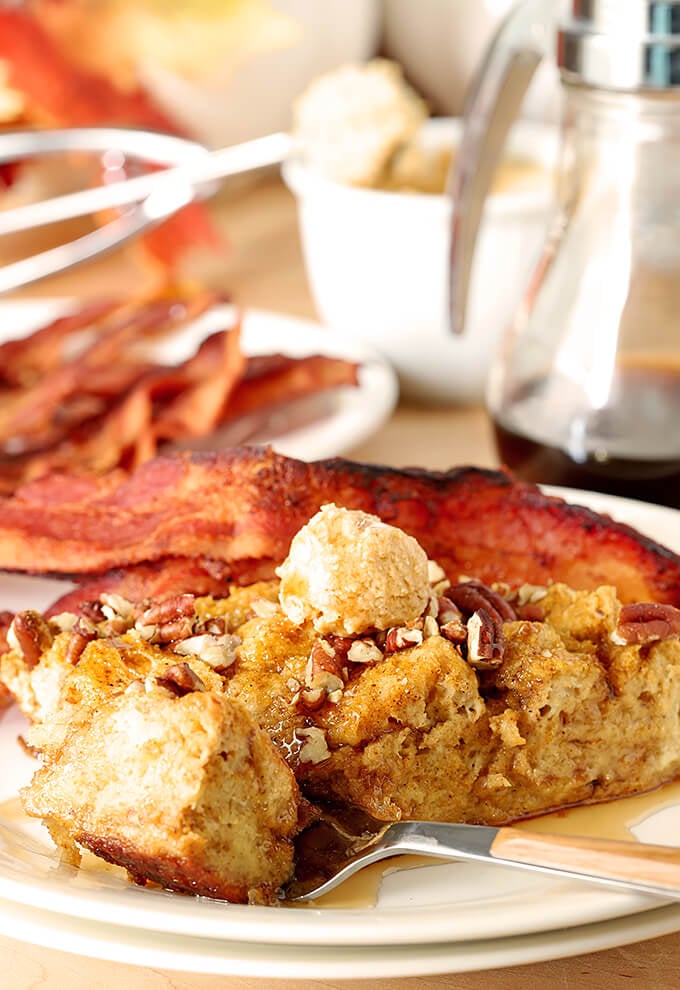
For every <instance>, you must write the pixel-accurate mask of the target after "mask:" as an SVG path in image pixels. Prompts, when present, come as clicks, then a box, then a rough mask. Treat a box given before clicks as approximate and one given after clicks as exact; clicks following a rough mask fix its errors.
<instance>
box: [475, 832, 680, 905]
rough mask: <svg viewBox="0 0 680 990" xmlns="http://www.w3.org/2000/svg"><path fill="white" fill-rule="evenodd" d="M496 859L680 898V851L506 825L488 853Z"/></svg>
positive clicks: (666, 847)
mask: <svg viewBox="0 0 680 990" xmlns="http://www.w3.org/2000/svg"><path fill="white" fill-rule="evenodd" d="M489 852H490V854H491V856H492V857H493V858H494V859H498V860H504V861H505V862H510V863H524V864H526V865H530V866H531V865H533V866H536V867H545V868H548V869H557V870H562V871H565V872H569V873H575V874H584V875H586V876H588V877H591V878H595V877H598V878H601V879H603V880H614V881H622V882H624V883H626V882H628V883H634V884H640V885H644V886H646V887H649V888H655V889H654V890H651V889H650V892H657V891H658V892H659V893H663V892H664V891H667V892H668V893H669V894H670V895H671V896H675V897H678V896H680V848H675V847H674V846H656V845H650V844H643V843H637V842H620V841H617V840H613V839H594V838H584V837H581V836H572V835H547V834H543V833H541V832H530V831H525V830H524V829H519V828H514V827H513V826H506V827H502V828H499V829H498V834H497V835H496V838H495V839H494V840H493V842H492V843H491V847H490V849H489Z"/></svg>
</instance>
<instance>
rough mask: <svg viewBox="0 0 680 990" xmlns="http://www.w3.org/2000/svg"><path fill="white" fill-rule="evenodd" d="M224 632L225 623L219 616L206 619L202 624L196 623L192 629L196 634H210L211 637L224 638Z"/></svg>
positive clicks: (225, 629) (225, 628)
mask: <svg viewBox="0 0 680 990" xmlns="http://www.w3.org/2000/svg"><path fill="white" fill-rule="evenodd" d="M226 631H227V623H226V622H225V620H224V618H223V616H221V615H215V616H212V617H210V618H207V619H205V621H204V622H199V623H197V624H196V626H195V628H194V632H195V633H197V634H200V633H210V634H211V635H212V636H224V634H225V633H226Z"/></svg>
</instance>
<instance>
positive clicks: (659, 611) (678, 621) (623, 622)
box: [611, 602, 680, 646]
mask: <svg viewBox="0 0 680 990" xmlns="http://www.w3.org/2000/svg"><path fill="white" fill-rule="evenodd" d="M679 635H680V609H677V608H675V607H674V606H673V605H662V604H660V603H659V602H636V603H635V604H632V605H623V606H622V607H621V611H620V612H619V621H618V624H617V626H616V629H615V630H614V632H613V633H612V635H611V639H612V641H613V642H614V643H617V644H618V645H619V646H631V645H633V644H635V645H638V644H643V643H653V642H655V641H657V640H660V639H668V638H669V637H670V636H679Z"/></svg>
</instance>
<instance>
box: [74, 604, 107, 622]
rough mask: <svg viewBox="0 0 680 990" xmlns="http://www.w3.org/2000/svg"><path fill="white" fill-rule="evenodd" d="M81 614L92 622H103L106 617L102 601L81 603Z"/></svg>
mask: <svg viewBox="0 0 680 990" xmlns="http://www.w3.org/2000/svg"><path fill="white" fill-rule="evenodd" d="M80 614H81V615H82V616H83V617H84V618H85V619H88V620H89V621H90V622H103V620H104V619H105V618H106V616H105V614H104V609H103V606H102V604H101V602H83V603H82V604H81V605H80Z"/></svg>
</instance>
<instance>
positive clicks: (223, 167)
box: [0, 127, 294, 293]
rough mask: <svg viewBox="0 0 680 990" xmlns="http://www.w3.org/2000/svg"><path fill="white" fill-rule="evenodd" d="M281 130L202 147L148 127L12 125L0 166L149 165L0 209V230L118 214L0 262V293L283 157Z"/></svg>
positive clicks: (1, 141) (286, 151)
mask: <svg viewBox="0 0 680 990" xmlns="http://www.w3.org/2000/svg"><path fill="white" fill-rule="evenodd" d="M293 146H294V142H293V138H292V137H291V136H290V135H288V134H285V133H282V132H280V133H275V134H268V135H266V136H265V137H261V138H255V139H254V140H252V141H245V142H243V143H242V144H237V145H232V146H231V147H228V148H221V149H219V150H217V151H210V150H208V149H207V148H205V147H203V146H202V145H200V144H197V143H196V142H194V141H189V140H186V139H184V138H179V137H174V136H171V135H167V134H160V133H154V132H152V131H144V130H134V129H131V128H116V127H84V128H71V129H62V130H26V131H14V132H10V133H6V134H3V135H2V136H1V137H0V165H4V164H8V163H10V162H14V161H20V160H22V159H30V158H37V157H44V156H47V155H56V154H62V153H65V152H83V153H88V152H89V153H91V154H99V155H100V156H101V157H102V162H103V165H104V168H106V163H107V159H108V161H109V162H115V163H116V164H117V165H118V166H119V167H120V164H121V162H122V161H126V160H127V159H129V160H130V163H131V165H135V164H137V163H144V164H146V165H147V166H149V165H153V166H154V167H156V166H165V167H164V168H160V169H159V168H156V169H155V170H154V171H152V172H146V173H145V174H143V175H138V176H136V177H134V178H129V179H126V180H124V181H120V182H112V183H110V184H108V185H106V184H104V185H101V186H96V187H94V188H92V189H85V190H82V191H80V192H74V193H68V194H66V195H62V196H56V197H55V198H53V199H47V200H42V201H39V202H36V203H30V204H28V205H25V206H17V207H14V208H12V209H8V210H5V211H4V212H0V236H1V235H3V234H14V233H17V232H19V231H25V230H31V229H33V228H35V227H43V226H46V225H47V224H51V223H57V222H61V221H64V220H70V219H72V218H74V217H78V216H85V215H88V214H93V213H98V212H101V211H104V210H110V209H117V210H120V213H119V214H118V216H117V217H116V218H115V219H114V220H112V221H111V222H110V223H107V224H105V225H104V226H103V227H101V228H100V229H98V230H95V231H93V232H92V233H89V234H85V235H84V236H82V237H79V238H76V239H75V240H72V241H69V242H68V243H66V244H60V245H59V246H58V247H55V248H51V249H50V250H47V251H42V252H40V253H39V254H35V255H33V256H31V257H29V258H24V259H22V260H21V261H15V262H12V263H11V264H7V265H5V266H4V267H2V268H0V293H3V292H11V291H13V290H15V289H18V288H21V287H22V286H24V285H29V284H30V283H31V282H37V281H38V280H40V279H43V278H47V277H48V276H50V275H56V274H57V273H58V272H61V271H64V270H66V269H68V268H72V267H74V266H75V265H79V264H81V263H82V262H84V261H89V260H90V259H91V258H94V257H96V256H97V255H100V254H104V253H106V252H109V251H111V250H113V249H114V248H117V247H119V246H120V245H121V244H124V243H125V242H126V241H129V240H131V239H132V238H134V237H137V236H138V235H140V234H142V233H144V232H145V231H147V230H149V229H150V228H151V227H155V226H156V225H157V224H159V223H161V222H162V221H163V220H165V219H167V218H168V217H170V216H172V214H173V213H176V212H177V211H178V210H180V209H181V208H182V207H183V206H186V205H187V204H188V203H190V202H191V201H192V200H194V199H205V198H207V197H208V196H211V195H213V194H214V192H215V191H216V189H217V188H218V180H220V179H225V178H227V177H229V176H234V175H239V174H241V173H244V172H250V171H253V170H255V169H258V168H263V167H266V166H268V165H278V164H280V163H281V162H283V161H284V160H285V159H286V158H287V157H288V156H289V155H290V154H291V153H292V150H293Z"/></svg>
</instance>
